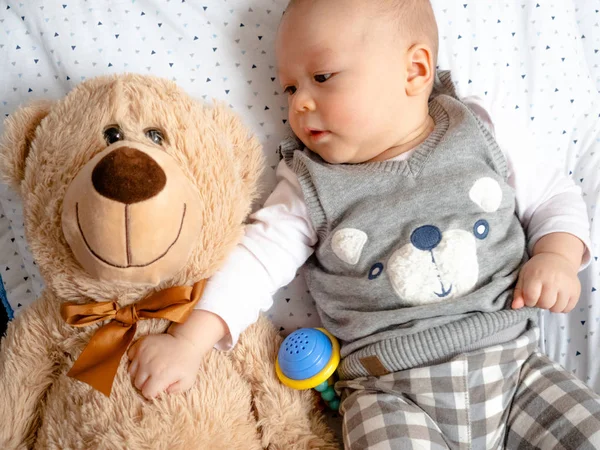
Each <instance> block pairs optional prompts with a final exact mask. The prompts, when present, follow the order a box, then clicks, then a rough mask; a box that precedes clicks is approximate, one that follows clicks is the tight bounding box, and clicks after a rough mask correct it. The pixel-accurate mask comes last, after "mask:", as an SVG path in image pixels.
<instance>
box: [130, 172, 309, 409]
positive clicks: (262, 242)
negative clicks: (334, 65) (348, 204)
mask: <svg viewBox="0 0 600 450" xmlns="http://www.w3.org/2000/svg"><path fill="white" fill-rule="evenodd" d="M277 178H278V184H277V186H276V188H275V190H274V191H273V193H272V194H271V195H270V196H269V198H268V199H267V201H266V202H265V206H264V207H263V208H262V209H260V210H259V211H257V212H256V213H254V214H253V215H251V216H250V219H251V220H252V223H251V224H249V225H247V226H246V230H245V236H244V237H243V239H242V242H241V243H240V244H239V245H238V246H237V247H236V248H235V249H234V250H233V252H232V254H231V255H230V257H229V258H228V260H227V261H226V263H225V264H224V266H223V267H222V268H221V270H219V271H218V272H217V273H216V274H215V275H213V277H211V279H210V280H209V282H208V283H207V285H206V288H205V290H204V293H203V295H202V299H201V300H200V301H199V302H198V305H197V306H196V310H195V311H194V313H193V314H192V316H190V318H189V319H188V320H187V321H186V322H185V323H184V324H180V325H171V327H170V328H169V331H168V333H167V334H164V335H156V336H148V337H146V338H143V339H140V340H139V341H138V342H136V344H134V346H133V347H132V348H131V350H130V351H129V353H128V354H129V357H130V359H131V360H132V362H131V365H130V373H131V375H132V378H133V380H134V384H135V386H136V387H137V388H138V389H140V390H141V391H142V393H143V394H144V396H146V397H147V398H153V397H155V396H156V395H158V394H159V393H161V392H163V391H165V390H166V391H167V392H169V393H173V392H179V391H184V390H187V389H189V388H190V387H191V386H192V384H193V382H194V380H195V377H196V374H197V372H198V368H199V367H200V364H201V363H202V360H203V357H204V355H205V354H206V353H207V352H208V351H209V350H210V349H211V348H213V347H215V348H217V349H219V350H228V349H230V348H232V347H233V346H234V345H235V343H236V342H237V340H238V337H239V335H240V333H241V332H242V331H243V330H244V329H246V328H247V327H248V326H249V325H251V324H252V323H254V322H255V321H256V320H257V319H258V317H259V314H260V311H265V310H267V309H269V308H270V307H271V305H272V295H273V294H274V293H275V292H276V291H277V290H278V289H279V288H280V287H282V286H284V285H286V284H288V283H289V282H290V281H291V280H292V279H293V278H294V277H295V275H296V272H297V270H298V268H299V267H300V266H301V265H302V264H304V262H305V261H306V259H308V257H309V256H310V255H311V254H312V252H313V248H312V247H313V246H314V245H315V243H316V241H317V235H316V232H315V230H314V228H313V226H312V223H311V221H310V218H309V216H308V211H307V209H306V205H305V203H304V200H303V197H302V190H301V188H300V185H299V183H298V180H297V178H296V176H295V174H294V173H293V172H292V171H291V170H290V169H289V168H288V167H287V166H285V163H283V162H282V163H280V165H279V167H278V169H277Z"/></svg>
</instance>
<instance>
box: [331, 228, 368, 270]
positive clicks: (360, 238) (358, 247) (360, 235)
mask: <svg viewBox="0 0 600 450" xmlns="http://www.w3.org/2000/svg"><path fill="white" fill-rule="evenodd" d="M367 239H368V238H367V233H365V232H364V231H361V230H357V229H356V228H343V229H341V230H338V231H336V232H335V233H334V234H333V237H332V238H331V249H332V250H333V253H335V255H336V256H337V257H338V258H340V259H341V260H342V261H344V262H345V263H348V264H350V265H352V266H354V265H355V264H356V263H358V261H359V259H360V255H361V253H362V251H363V248H364V246H365V244H366V243H367Z"/></svg>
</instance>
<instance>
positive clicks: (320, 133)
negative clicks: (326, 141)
mask: <svg viewBox="0 0 600 450" xmlns="http://www.w3.org/2000/svg"><path fill="white" fill-rule="evenodd" d="M306 131H307V133H308V135H309V136H310V137H311V138H312V139H314V140H319V139H321V138H324V137H325V136H327V135H329V134H331V132H330V131H327V130H317V129H312V128H307V130H306Z"/></svg>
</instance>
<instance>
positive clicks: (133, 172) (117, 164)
mask: <svg viewBox="0 0 600 450" xmlns="http://www.w3.org/2000/svg"><path fill="white" fill-rule="evenodd" d="M92 184H93V185H94V188H95V189H96V191H97V192H98V193H99V194H100V195H102V196H104V197H106V198H110V199H111V200H115V201H117V202H121V203H125V204H126V205H131V204H133V203H138V202H141V201H144V200H147V199H149V198H152V197H154V196H155V195H157V194H158V193H159V192H160V191H162V190H163V188H164V187H165V185H166V184H167V175H166V174H165V172H164V171H163V170H162V168H161V167H160V166H159V165H158V163H157V162H156V161H154V159H152V158H151V157H150V156H149V155H147V154H146V153H144V152H141V151H139V150H137V149H135V148H131V147H120V148H118V149H116V150H115V151H112V152H110V153H109V154H108V155H106V156H105V157H104V158H102V159H101V160H100V162H98V164H96V167H94V170H93V171H92Z"/></svg>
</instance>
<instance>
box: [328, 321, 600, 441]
mask: <svg viewBox="0 0 600 450" xmlns="http://www.w3.org/2000/svg"><path fill="white" fill-rule="evenodd" d="M538 335H539V330H538V329H537V328H533V329H530V330H529V331H527V332H525V333H524V334H523V335H521V336H520V337H519V338H518V339H516V340H515V341H512V342H508V343H505V344H501V345H495V346H492V347H488V348H484V349H480V350H475V351H473V352H470V353H464V354H461V355H459V356H456V357H454V358H452V359H451V360H449V361H447V362H444V363H441V364H438V365H434V366H431V367H422V368H415V369H409V370H404V371H400V372H396V373H392V374H389V375H384V376H381V377H363V378H357V379H355V380H345V381H339V382H338V383H337V384H336V389H337V390H338V391H340V392H341V393H342V399H343V400H342V405H341V409H340V411H341V413H342V414H343V417H344V419H343V435H344V446H345V448H346V449H350V450H358V449H361V450H362V449H461V450H462V449H475V450H478V449H497V448H505V449H508V450H516V449H542V450H547V449H548V450H549V449H562V450H574V449H600V396H598V395H597V394H595V393H594V392H593V391H592V390H591V389H589V388H588V387H587V386H586V385H585V384H584V383H583V382H581V381H579V380H578V379H577V378H575V376H573V375H572V374H571V373H569V372H567V371H566V370H565V369H563V368H562V367H560V366H559V365H558V364H555V363H553V362H552V361H550V360H549V359H548V358H547V357H545V356H543V355H541V354H540V353H538V352H536V349H537V340H538Z"/></svg>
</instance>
